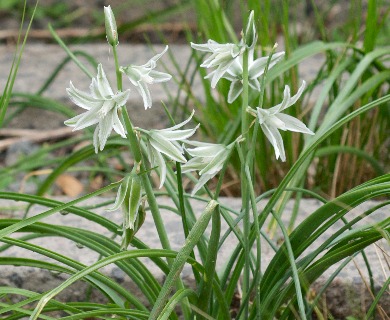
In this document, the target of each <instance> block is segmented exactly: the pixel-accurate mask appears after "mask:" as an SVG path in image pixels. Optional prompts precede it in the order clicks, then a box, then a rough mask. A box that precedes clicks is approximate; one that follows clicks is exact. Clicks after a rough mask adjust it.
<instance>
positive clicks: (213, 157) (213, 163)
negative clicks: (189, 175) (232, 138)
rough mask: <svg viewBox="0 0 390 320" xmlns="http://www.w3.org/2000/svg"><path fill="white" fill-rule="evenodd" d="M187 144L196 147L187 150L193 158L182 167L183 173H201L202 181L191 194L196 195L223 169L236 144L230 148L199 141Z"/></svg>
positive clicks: (200, 180) (187, 142)
mask: <svg viewBox="0 0 390 320" xmlns="http://www.w3.org/2000/svg"><path fill="white" fill-rule="evenodd" d="M185 143H186V144H190V145H193V146H195V148H192V149H189V148H186V151H187V152H188V154H189V155H190V156H192V157H193V158H192V159H191V160H189V161H188V162H187V163H186V164H184V165H183V166H182V173H185V172H190V171H199V175H200V179H199V180H198V182H197V183H196V185H195V186H194V189H193V190H192V193H191V194H192V195H194V194H195V193H196V192H198V190H200V189H201V188H202V187H203V186H204V185H205V184H206V183H207V181H209V180H210V179H212V178H214V177H215V175H216V174H217V173H218V172H219V171H220V170H221V169H222V167H223V165H224V163H225V161H226V159H227V158H228V157H229V155H230V152H231V149H232V147H233V145H234V143H232V144H230V145H229V146H225V145H222V144H213V143H205V142H197V141H185Z"/></svg>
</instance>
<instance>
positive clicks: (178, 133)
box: [136, 111, 199, 188]
mask: <svg viewBox="0 0 390 320" xmlns="http://www.w3.org/2000/svg"><path fill="white" fill-rule="evenodd" d="M193 115H194V111H193V112H192V113H191V115H190V117H189V118H188V119H187V120H185V121H183V122H181V123H179V124H177V125H175V126H173V127H170V128H166V129H161V130H149V131H147V130H144V129H141V128H136V130H138V131H140V132H142V133H144V134H145V135H146V138H147V150H148V158H149V162H150V163H151V165H152V166H154V167H159V168H160V188H161V187H162V186H163V185H164V182H165V178H166V175H167V167H166V164H165V160H164V157H163V155H165V156H166V157H167V158H168V159H169V160H173V161H176V162H180V163H186V162H187V160H186V158H185V157H184V149H183V147H182V146H181V145H180V142H183V141H184V140H186V139H188V138H189V137H191V136H192V135H193V134H194V133H195V131H196V129H198V127H199V124H198V125H197V126H196V127H195V128H193V129H185V130H179V129H180V128H182V127H183V126H184V125H186V124H187V123H188V122H189V121H190V120H191V119H192V116H193Z"/></svg>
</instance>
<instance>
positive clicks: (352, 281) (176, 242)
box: [0, 198, 390, 319]
mask: <svg viewBox="0 0 390 320" xmlns="http://www.w3.org/2000/svg"><path fill="white" fill-rule="evenodd" d="M56 199H57V200H60V201H67V199H66V198H56ZM107 200H108V199H107V198H95V199H90V200H88V201H87V202H85V203H82V204H81V205H83V206H91V205H92V206H94V205H96V204H99V203H101V202H105V201H107ZM220 201H221V203H223V204H225V205H227V206H228V207H230V208H232V209H234V210H239V208H240V200H239V199H235V198H222V199H221V200H220ZM159 203H160V205H164V206H172V202H171V200H170V199H168V198H159ZM265 203H266V202H265V201H262V202H260V204H259V208H262V207H264V205H265ZM376 204H377V203H376V202H366V203H365V204H363V205H361V206H359V207H357V208H355V209H354V210H353V211H352V212H351V213H350V215H348V219H351V218H352V217H354V216H356V215H358V214H361V213H363V212H364V211H366V210H367V209H368V208H371V207H373V206H374V205H376ZM192 205H193V208H194V212H195V213H196V214H197V215H199V214H200V213H201V212H202V211H203V210H204V208H205V206H206V203H205V202H200V201H192ZM319 206H320V203H319V202H318V201H316V200H310V199H305V200H303V201H302V204H301V207H300V210H299V215H298V221H302V220H303V219H304V218H306V217H307V216H309V215H310V214H311V213H312V212H313V211H314V210H316V209H317V208H318V207H319ZM292 207H293V202H289V203H288V205H287V207H286V211H285V213H284V215H283V220H284V222H285V223H286V224H287V221H288V217H289V216H290V214H291V210H292ZM0 208H1V209H0V217H2V218H5V217H13V218H20V217H21V216H22V214H23V212H24V210H23V205H22V204H21V203H20V202H18V203H15V202H12V201H4V200H2V201H0ZM389 209H390V206H389V205H388V206H386V207H383V208H381V209H380V210H377V211H376V212H375V213H374V214H373V215H372V216H370V217H368V218H367V219H365V221H364V223H372V222H375V221H379V220H381V219H383V217H384V216H386V215H388V210H389ZM45 210H47V209H45V208H44V207H42V206H39V205H34V206H33V207H32V210H31V211H30V215H36V214H38V213H41V212H43V211H45ZM93 212H96V213H97V214H99V215H102V216H104V217H106V218H108V219H110V220H112V221H114V222H116V223H120V221H121V213H120V212H107V211H106V210H105V207H103V208H96V209H93ZM162 217H163V220H164V224H165V226H166V229H167V233H168V237H169V240H170V242H171V245H172V249H174V250H178V249H180V248H181V247H182V245H183V243H184V236H183V233H182V227H181V220H180V219H179V217H178V216H177V215H176V214H174V213H172V212H171V211H168V210H167V209H162ZM42 222H45V223H50V224H53V225H64V226H73V227H75V226H77V227H78V228H83V229H85V230H89V231H93V232H96V233H99V234H102V235H105V236H107V237H110V236H111V234H110V232H108V231H107V230H105V229H104V228H102V227H101V226H99V225H97V224H95V223H92V222H91V221H88V220H85V219H83V218H80V217H78V216H75V215H73V214H67V215H63V214H60V213H56V214H54V215H52V216H50V217H48V218H46V219H44V220H43V221H42ZM359 225H362V223H360V224H359ZM339 227H341V225H340V224H338V225H334V226H333V227H332V228H330V229H329V230H328V231H327V232H326V233H325V235H323V236H322V237H321V238H320V239H319V240H318V241H317V242H315V243H314V244H313V248H311V250H313V249H314V248H315V247H317V246H318V245H319V243H321V242H323V240H324V239H326V238H327V237H329V236H330V235H332V234H333V233H334V232H336V231H337V230H338V228H339ZM226 230H227V225H226V223H223V224H222V233H224V232H225V231H226ZM209 232H210V230H209V229H208V230H207V231H206V233H207V234H208V233H209ZM137 237H138V238H139V239H140V240H142V241H144V242H145V243H146V244H148V245H149V246H150V247H152V248H160V247H161V246H160V243H159V240H158V237H157V232H156V229H155V226H154V224H153V221H152V218H151V215H150V214H148V215H147V217H146V221H145V223H144V225H143V226H142V228H141V230H140V231H139V233H138V234H137ZM280 237H281V234H280V232H277V233H276V234H275V239H280ZM118 241H120V239H118ZM31 242H32V243H34V244H37V245H39V246H42V247H45V248H47V249H50V250H53V251H55V252H58V253H60V254H62V255H65V256H68V257H70V258H72V259H75V260H76V261H80V262H81V263H83V264H85V265H91V264H93V263H94V262H96V261H97V260H98V259H99V257H98V254H97V253H96V252H93V251H91V250H90V249H88V248H85V247H84V248H80V246H79V245H78V244H77V243H74V242H72V241H71V240H68V239H64V238H55V237H50V238H47V237H44V238H38V239H34V240H31ZM236 244H237V241H236V239H235V238H234V237H233V236H229V237H228V238H227V239H226V242H225V244H224V245H223V246H222V248H221V250H220V252H219V254H218V260H217V269H218V271H219V272H221V270H223V268H224V266H225V264H226V263H227V261H228V259H229V256H230V254H231V253H232V250H233V248H234V247H235V245H236ZM378 245H379V246H370V247H369V248H368V249H367V250H365V252H366V254H367V256H368V260H369V261H370V265H371V268H372V272H373V275H374V279H375V282H376V284H377V286H378V288H380V287H381V286H382V285H383V283H384V282H385V280H386V279H387V277H388V274H389V267H388V264H387V265H386V260H385V258H384V256H386V255H387V257H388V255H389V254H390V248H389V244H388V243H385V242H380V243H379V244H378ZM380 248H381V249H380ZM130 250H132V248H130ZM381 250H384V252H381ZM6 256H14V257H24V258H34V259H42V260H45V261H46V260H47V261H49V260H50V259H48V258H46V257H43V256H41V255H39V254H37V253H34V252H31V251H26V250H24V249H21V248H16V247H11V248H9V249H7V250H6V251H4V252H1V253H0V260H1V257H6ZM272 257H273V251H272V249H271V248H270V247H269V246H267V245H266V244H265V241H263V245H262V269H263V270H264V268H265V267H266V266H267V265H268V263H269V261H270V260H271V259H272ZM142 261H143V262H144V263H145V265H146V266H147V268H148V270H150V271H151V272H152V274H153V275H155V276H156V278H157V279H158V280H159V281H160V282H162V281H163V279H164V274H163V273H162V272H161V271H160V269H159V268H158V267H156V266H155V265H154V264H153V263H152V262H150V261H149V260H146V259H142ZM335 269H336V267H332V268H331V269H329V270H328V271H327V272H325V273H324V275H323V276H322V277H321V278H320V279H318V281H316V283H315V284H314V286H313V287H312V290H313V293H315V292H317V291H318V290H320V288H321V284H323V283H324V281H326V279H328V278H329V277H330V276H331V274H332V272H334V271H335ZM101 271H102V272H103V273H105V274H107V275H108V276H110V277H112V278H113V279H115V280H116V281H118V282H119V283H120V284H122V285H123V286H125V287H126V288H128V289H129V290H131V292H132V293H134V294H136V295H137V296H139V297H140V299H142V300H145V297H143V295H142V292H141V291H140V289H139V287H138V286H137V285H136V284H135V283H134V282H133V281H132V280H131V279H129V278H128V277H127V276H126V275H125V274H124V273H123V271H121V270H120V269H119V268H118V267H117V266H115V265H109V266H107V267H105V268H103V269H102V270H101ZM0 274H1V277H0V286H4V285H6V286H13V287H19V288H24V289H28V290H37V288H39V291H46V290H50V289H52V288H54V287H55V286H57V285H59V284H60V283H61V282H62V281H64V280H65V279H66V278H67V276H66V275H64V274H58V273H52V272H49V271H42V270H36V269H33V268H26V267H13V266H0ZM182 278H183V280H184V281H185V282H186V283H187V284H189V285H193V284H194V279H193V277H192V274H191V269H190V267H189V266H186V267H185V268H184V270H183V272H182ZM366 283H368V274H367V268H366V267H365V265H364V262H363V260H362V258H361V256H357V257H356V258H355V259H354V260H353V262H351V263H349V264H348V265H347V266H346V267H345V268H344V269H343V270H342V271H341V273H340V274H339V275H338V276H337V277H336V278H335V280H334V281H333V283H332V285H331V286H330V288H329V289H328V290H327V293H326V295H327V297H328V299H327V304H328V307H329V308H330V310H331V312H332V313H333V315H338V316H340V317H341V318H340V319H343V316H344V317H345V316H347V315H362V314H364V309H365V310H367V308H368V307H369V305H370V304H369V303H370V301H371V299H370V296H369V293H368V292H367V290H366V288H365V285H366ZM86 291H87V286H86V285H85V284H82V283H78V284H77V285H73V286H71V287H70V288H69V290H67V291H66V292H64V293H62V294H61V295H60V296H59V299H61V300H65V301H79V300H83V299H84V298H85V294H86ZM92 298H93V299H95V300H97V301H104V299H103V298H102V297H100V296H99V295H97V294H96V291H93V293H92ZM381 306H382V307H383V308H384V309H385V310H386V312H390V296H389V295H387V296H386V297H384V299H382V301H381ZM338 316H337V317H336V318H338Z"/></svg>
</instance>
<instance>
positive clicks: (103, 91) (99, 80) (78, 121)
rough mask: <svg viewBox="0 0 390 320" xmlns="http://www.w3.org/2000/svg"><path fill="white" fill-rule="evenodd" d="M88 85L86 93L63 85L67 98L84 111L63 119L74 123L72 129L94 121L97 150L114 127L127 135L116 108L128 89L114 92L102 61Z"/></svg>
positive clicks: (96, 150) (77, 128)
mask: <svg viewBox="0 0 390 320" xmlns="http://www.w3.org/2000/svg"><path fill="white" fill-rule="evenodd" d="M89 89H90V93H86V92H84V91H81V90H78V89H76V88H75V87H74V86H73V84H72V82H70V87H69V88H67V89H66V91H67V92H68V95H69V97H70V99H71V100H72V101H73V102H74V103H75V104H76V105H77V106H79V107H80V108H83V109H85V110H87V111H86V112H84V113H82V114H79V115H77V116H75V117H73V118H71V119H69V120H66V121H65V124H66V125H67V126H70V127H73V130H80V129H84V128H86V127H89V126H92V125H94V124H97V126H96V129H95V132H94V135H93V145H94V146H95V152H96V153H97V152H98V150H99V149H100V151H101V150H103V149H104V146H105V144H106V142H107V139H108V137H109V135H110V134H111V131H112V130H113V129H114V131H115V132H116V133H118V134H119V135H121V136H122V137H123V138H125V137H126V131H125V129H124V127H123V124H122V122H121V120H120V118H119V116H118V110H119V109H120V108H121V107H122V106H124V105H125V104H126V101H127V99H128V98H129V93H130V90H126V91H124V92H120V91H119V92H117V93H115V94H114V92H113V91H112V89H111V86H110V84H109V82H108V80H107V77H106V74H105V73H104V70H103V67H102V65H101V64H99V65H98V74H97V76H96V77H95V78H93V79H92V83H91V85H90V87H89Z"/></svg>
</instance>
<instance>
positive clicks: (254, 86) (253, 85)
mask: <svg viewBox="0 0 390 320" xmlns="http://www.w3.org/2000/svg"><path fill="white" fill-rule="evenodd" d="M248 83H249V86H250V87H251V88H252V89H253V90H256V91H259V92H260V89H261V88H260V81H259V80H257V79H256V78H254V79H249V82H248Z"/></svg>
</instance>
